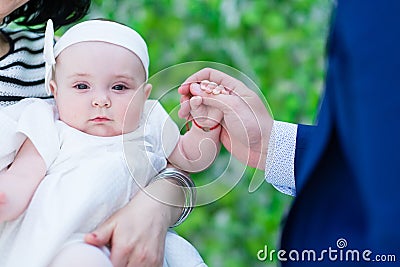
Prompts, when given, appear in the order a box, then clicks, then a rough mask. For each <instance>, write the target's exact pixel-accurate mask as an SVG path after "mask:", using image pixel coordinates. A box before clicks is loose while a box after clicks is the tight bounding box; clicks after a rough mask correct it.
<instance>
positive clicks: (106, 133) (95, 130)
mask: <svg viewBox="0 0 400 267" xmlns="http://www.w3.org/2000/svg"><path fill="white" fill-rule="evenodd" d="M83 132H84V133H86V134H89V135H94V136H99V137H112V136H117V135H121V134H122V130H121V129H113V128H110V127H102V126H100V125H99V126H95V127H91V128H90V129H86V130H84V131H83Z"/></svg>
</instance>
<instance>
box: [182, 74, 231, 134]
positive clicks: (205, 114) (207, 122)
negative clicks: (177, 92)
mask: <svg viewBox="0 0 400 267" xmlns="http://www.w3.org/2000/svg"><path fill="white" fill-rule="evenodd" d="M200 88H201V90H202V91H204V92H205V93H207V94H214V95H217V94H228V93H227V91H226V90H225V88H224V87H223V86H222V85H217V84H216V83H213V82H210V81H207V80H203V81H201V83H200ZM215 101H217V100H215ZM189 103H190V114H191V116H192V118H193V123H194V124H195V125H196V126H198V127H200V128H202V129H203V130H204V131H206V132H207V131H210V130H212V129H215V128H217V127H218V126H219V124H220V123H221V120H222V118H223V116H224V114H223V112H222V111H221V110H219V109H217V108H213V107H210V106H207V105H205V104H204V103H203V99H202V97H201V96H193V97H191V98H190V101H189Z"/></svg>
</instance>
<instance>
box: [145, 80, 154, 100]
mask: <svg viewBox="0 0 400 267" xmlns="http://www.w3.org/2000/svg"><path fill="white" fill-rule="evenodd" d="M152 88H153V86H152V85H151V84H150V83H146V84H145V85H144V88H143V90H144V95H145V96H146V99H147V98H149V96H150V93H151V89H152Z"/></svg>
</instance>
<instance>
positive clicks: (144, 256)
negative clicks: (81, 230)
mask: <svg viewBox="0 0 400 267" xmlns="http://www.w3.org/2000/svg"><path fill="white" fill-rule="evenodd" d="M191 187H193V182H192V181H191V179H190V178H189V176H188V175H187V174H185V173H183V172H181V171H179V170H176V169H173V168H167V169H165V170H164V171H162V172H161V173H160V174H159V175H158V176H157V177H156V178H155V179H154V181H153V182H152V183H151V184H149V185H148V186H147V187H146V188H145V190H141V191H139V192H138V193H137V194H136V195H135V196H134V197H133V198H132V200H131V201H130V202H129V203H128V204H127V205H126V206H125V207H124V208H122V209H120V210H119V211H117V212H116V213H115V214H114V215H113V216H111V217H110V218H109V219H108V220H107V221H106V222H105V223H103V224H102V225H101V226H99V227H98V228H97V229H96V230H95V231H93V232H92V233H90V234H87V235H86V237H85V241H86V242H87V243H89V244H92V245H95V246H104V245H111V261H112V263H113V266H115V267H125V266H128V267H131V266H144V267H146V266H152V267H154V266H162V262H163V257H164V245H165V236H166V233H167V230H168V228H170V227H171V226H174V225H176V224H178V223H180V222H182V221H183V220H184V219H185V218H186V217H187V215H188V214H189V213H190V211H191V207H192V201H193V198H194V193H193V190H194V189H193V188H191Z"/></svg>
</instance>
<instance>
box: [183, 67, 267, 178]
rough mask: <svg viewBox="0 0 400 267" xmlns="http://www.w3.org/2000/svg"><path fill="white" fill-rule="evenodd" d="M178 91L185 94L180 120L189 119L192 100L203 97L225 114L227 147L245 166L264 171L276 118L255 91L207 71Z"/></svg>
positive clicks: (221, 74) (224, 137)
mask: <svg viewBox="0 0 400 267" xmlns="http://www.w3.org/2000/svg"><path fill="white" fill-rule="evenodd" d="M202 81H203V89H204V90H202ZM208 81H210V82H212V84H211V86H210V82H208ZM206 83H208V85H207V86H206V87H204V85H205V84H206ZM214 83H215V84H216V85H217V86H215V84H214ZM218 85H220V86H218ZM207 87H208V88H207ZM213 87H214V88H213ZM214 90H215V91H214ZM178 92H179V93H180V94H181V95H182V96H181V108H180V110H179V116H180V117H182V118H188V116H189V115H190V113H191V110H192V107H191V106H192V102H191V99H192V98H194V97H195V96H200V97H201V105H204V106H209V107H213V108H215V109H218V110H220V111H221V112H222V114H223V119H222V122H221V125H222V130H221V136H220V138H221V142H222V143H223V144H224V146H225V148H226V149H227V150H228V151H230V152H231V153H232V154H233V155H234V156H235V157H236V158H237V159H239V160H240V161H241V162H243V163H244V164H247V165H249V166H252V167H256V168H259V169H262V170H263V169H264V167H265V166H264V165H265V160H266V154H267V146H268V142H269V137H270V134H271V129H272V124H273V119H272V117H271V115H270V114H269V112H268V110H267V109H266V107H265V104H264V103H263V102H262V100H261V99H260V98H259V96H258V95H257V94H256V93H255V92H254V91H252V90H251V89H249V88H248V87H247V86H246V85H245V84H244V83H242V82H241V81H239V80H237V79H235V78H233V77H231V76H229V75H227V74H225V73H223V72H221V71H218V70H214V69H210V68H206V69H202V70H200V71H198V72H196V73H195V74H193V75H192V76H190V77H189V78H187V79H186V81H185V82H184V83H183V84H182V85H181V87H180V88H179V89H178ZM194 101H199V100H194ZM194 104H195V107H196V104H197V103H196V102H195V103H194Z"/></svg>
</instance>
